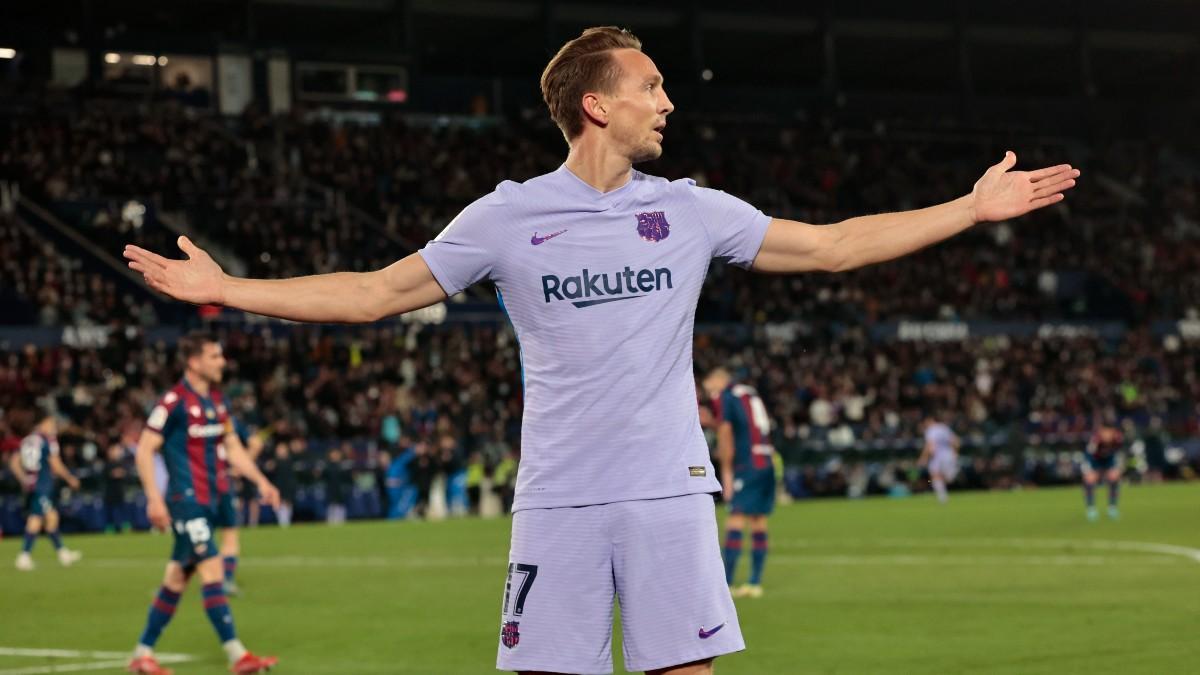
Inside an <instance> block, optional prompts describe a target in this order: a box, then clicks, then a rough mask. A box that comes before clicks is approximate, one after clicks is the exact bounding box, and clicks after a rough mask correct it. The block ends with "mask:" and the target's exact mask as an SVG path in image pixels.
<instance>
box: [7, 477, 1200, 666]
mask: <svg viewBox="0 0 1200 675" xmlns="http://www.w3.org/2000/svg"><path fill="white" fill-rule="evenodd" d="M1097 496H1098V500H1097V501H1098V502H1100V503H1103V499H1104V497H1105V494H1104V492H1103V491H1098V492H1097ZM771 523H772V530H771V553H770V557H769V559H768V561H767V570H766V574H765V578H764V582H765V587H766V590H767V594H766V596H765V597H764V598H762V599H759V600H740V601H738V602H739V604H738V609H739V614H740V617H741V623H742V629H743V632H744V633H745V636H746V642H747V644H748V650H747V651H745V652H743V653H741V654H737V655H734V656H730V657H725V658H722V659H720V660H719V661H718V666H717V670H718V672H720V673H723V674H725V673H747V674H750V673H754V674H758V673H908V672H928V673H949V672H972V673H1063V672H1081V673H1082V672H1086V673H1135V672H1136V673H1177V672H1196V670H1195V669H1196V668H1197V664H1198V663H1200V639H1198V638H1197V636H1196V628H1197V626H1198V625H1200V485H1196V484H1178V485H1170V486H1158V487H1139V486H1127V487H1125V488H1124V490H1123V494H1122V512H1121V519H1120V520H1119V521H1115V522H1113V521H1109V520H1107V519H1104V518H1102V520H1101V521H1100V522H1096V523H1088V522H1087V521H1086V520H1085V519H1084V514H1083V508H1082V496H1081V494H1080V491H1079V490H1078V489H1063V490H1037V491H1025V492H1015V493H991V494H982V493H981V494H954V495H952V498H951V502H950V504H949V505H948V506H946V507H940V506H939V505H938V504H936V503H935V502H934V501H933V500H932V499H930V498H928V497H917V498H912V499H905V500H896V501H893V500H886V499H870V500H863V501H846V500H836V501H820V502H805V503H798V504H791V505H787V506H781V507H780V508H779V510H778V512H777V513H776V515H775V517H774V518H773V519H772V521H771ZM508 531H509V521H507V520H492V521H484V520H457V521H447V522H440V523H416V522H402V523H384V522H372V523H364V524H350V525H347V526H345V527H341V528H330V527H325V526H323V525H314V526H298V527H294V528H292V529H290V530H278V529H275V528H263V529H258V530H252V531H248V532H245V533H244V534H243V553H242V561H243V562H242V566H241V569H240V570H239V575H240V581H241V583H242V587H243V591H244V594H243V596H242V597H240V598H236V599H233V600H231V603H232V606H233V611H234V616H235V620H236V622H237V627H238V631H239V635H240V637H241V638H242V639H243V640H244V641H245V642H246V644H247V645H248V646H249V647H250V648H251V649H253V650H256V651H262V652H268V653H274V654H278V655H279V656H280V658H281V665H280V668H279V669H278V670H277V672H282V673H306V674H308V673H422V674H429V673H487V672H493V670H492V669H493V664H494V658H495V652H496V647H497V642H498V634H499V629H500V621H499V611H500V603H501V595H502V592H503V585H504V576H505V564H506V557H505V556H506V553H507V546H508ZM19 545H20V540H19V537H13V536H11V533H10V536H8V537H6V538H5V540H4V541H3V542H0V556H2V558H0V559H2V561H3V565H2V566H0V674H6V673H37V672H50V670H49V668H51V667H54V666H57V667H64V666H72V665H74V666H79V667H82V666H88V665H89V664H91V666H90V667H93V668H100V666H98V665H96V664H100V663H102V662H104V661H105V660H109V661H112V660H114V659H115V660H118V661H119V660H122V659H123V658H124V657H123V655H122V654H116V655H115V656H114V655H113V654H109V655H107V656H106V655H105V654H104V652H119V653H123V652H125V651H127V650H129V649H131V648H132V646H133V643H134V641H135V639H136V638H137V636H138V634H139V632H140V630H141V628H142V622H143V620H144V618H145V614H146V609H147V606H148V603H149V602H150V600H151V597H152V594H153V592H154V591H155V589H156V588H157V585H158V582H159V579H160V575H161V573H162V567H163V563H164V561H165V559H166V556H167V554H168V551H169V548H170V539H169V537H167V536H165V535H157V536H150V535H125V536H80V537H71V538H68V545H70V546H72V547H75V548H78V549H80V550H82V551H83V553H84V560H83V562H82V563H81V564H80V565H79V566H77V567H74V568H70V569H63V568H60V567H59V566H58V564H57V563H56V562H55V561H54V559H53V557H52V555H51V550H50V546H49V542H47V541H46V540H45V539H42V540H40V541H39V542H38V546H37V549H36V550H35V551H34V557H35V560H36V561H37V563H38V565H39V567H38V569H37V570H36V571H35V572H33V573H19V572H17V571H16V570H15V569H13V567H12V560H13V558H14V557H15V556H16V553H17V551H18V548H19ZM748 565H749V556H748V555H743V556H742V562H741V566H740V568H741V569H740V570H739V571H740V572H741V575H742V576H743V577H744V575H745V574H746V571H747V567H748ZM618 639H619V638H618ZM615 644H619V642H615ZM33 649H56V650H74V651H69V652H63V653H60V654H57V655H53V656H47V655H38V654H33V655H31V652H28V651H17V650H33ZM159 650H160V651H162V652H167V653H177V654H187V655H191V656H193V657H195V658H194V660H192V661H190V662H187V663H182V664H179V665H177V666H175V667H176V668H177V670H178V672H179V673H181V674H189V673H197V674H199V673H218V672H225V671H224V662H223V654H222V652H221V650H220V648H219V646H218V644H217V641H216V638H215V637H214V635H213V634H212V631H211V629H210V627H209V625H208V623H207V621H206V619H205V617H204V615H203V612H202V609H201V603H200V598H199V591H198V590H197V589H196V588H195V587H193V588H191V589H189V591H188V594H187V595H186V596H185V597H184V599H183V600H182V601H181V604H180V608H179V611H178V613H177V614H176V617H175V620H174V621H173V622H172V624H171V625H170V626H169V627H168V628H167V631H166V633H165V634H164V636H163V639H162V640H161V642H160V644H159ZM84 652H96V653H91V654H88V653H84ZM615 662H616V668H617V672H623V671H622V668H621V663H622V661H621V657H620V650H619V648H618V649H617V654H616V657H615ZM93 672H99V671H98V670H97V671H93Z"/></svg>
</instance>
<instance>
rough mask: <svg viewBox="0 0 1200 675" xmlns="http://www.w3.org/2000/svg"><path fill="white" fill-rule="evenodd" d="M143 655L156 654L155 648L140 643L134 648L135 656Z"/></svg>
mask: <svg viewBox="0 0 1200 675" xmlns="http://www.w3.org/2000/svg"><path fill="white" fill-rule="evenodd" d="M143 656H154V648H153V647H147V646H146V645H143V644H139V645H138V646H136V647H134V648H133V658H135V659H140V658H142V657H143Z"/></svg>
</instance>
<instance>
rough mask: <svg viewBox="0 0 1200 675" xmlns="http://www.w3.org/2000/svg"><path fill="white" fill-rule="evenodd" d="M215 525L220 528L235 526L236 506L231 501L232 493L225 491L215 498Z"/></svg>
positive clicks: (236, 521)
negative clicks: (218, 497)
mask: <svg viewBox="0 0 1200 675" xmlns="http://www.w3.org/2000/svg"><path fill="white" fill-rule="evenodd" d="M216 526H217V527H220V528H228V527H237V526H238V517H237V507H236V506H234V503H233V493H232V492H226V493H225V494H223V495H221V497H220V499H218V500H217V520H216Z"/></svg>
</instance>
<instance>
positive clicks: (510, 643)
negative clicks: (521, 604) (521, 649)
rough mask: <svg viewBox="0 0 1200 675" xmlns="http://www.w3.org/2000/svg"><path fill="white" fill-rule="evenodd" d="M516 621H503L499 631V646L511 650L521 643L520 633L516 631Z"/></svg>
mask: <svg viewBox="0 0 1200 675" xmlns="http://www.w3.org/2000/svg"><path fill="white" fill-rule="evenodd" d="M517 625H518V624H517V622H516V621H505V622H504V627H503V628H501V629H500V644H502V645H504V646H505V647H508V648H509V649H512V648H513V647H516V646H517V643H519V642H520V641H521V631H519V630H517Z"/></svg>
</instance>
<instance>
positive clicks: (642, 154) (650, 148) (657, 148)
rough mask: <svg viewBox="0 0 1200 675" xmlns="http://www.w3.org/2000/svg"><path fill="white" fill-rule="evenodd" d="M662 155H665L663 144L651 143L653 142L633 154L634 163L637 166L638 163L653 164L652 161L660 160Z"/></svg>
mask: <svg viewBox="0 0 1200 675" xmlns="http://www.w3.org/2000/svg"><path fill="white" fill-rule="evenodd" d="M662 154H663V148H662V143H659V142H657V141H651V142H649V143H647V144H646V145H644V146H642V147H640V148H638V149H637V150H636V151H635V152H634V153H633V163H634V164H637V163H638V162H651V161H654V160H656V159H658V158H659V157H662Z"/></svg>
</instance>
